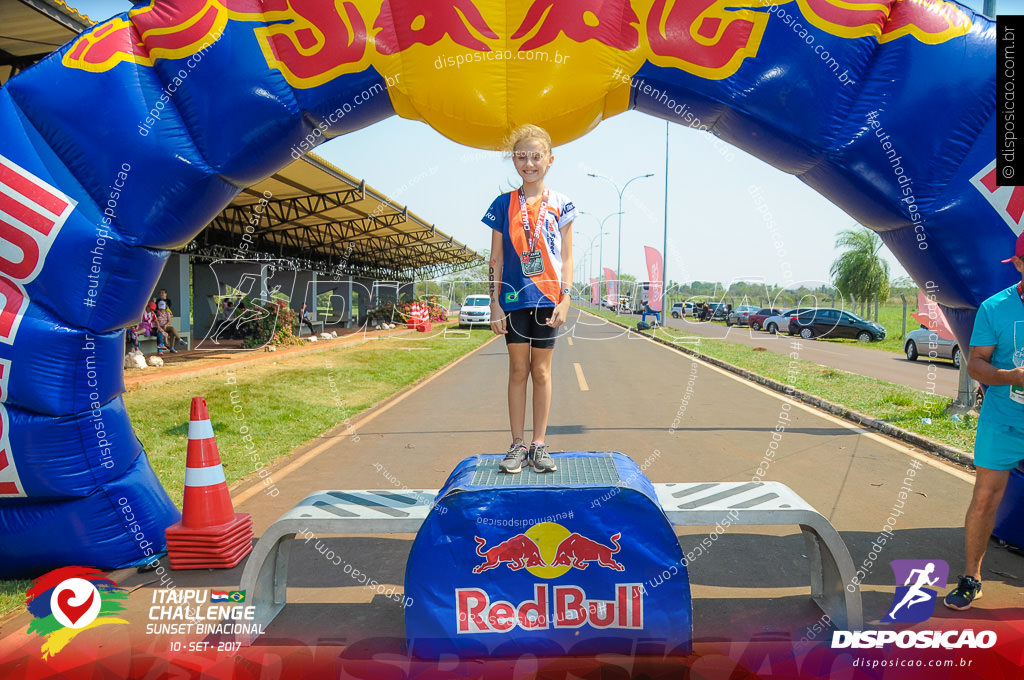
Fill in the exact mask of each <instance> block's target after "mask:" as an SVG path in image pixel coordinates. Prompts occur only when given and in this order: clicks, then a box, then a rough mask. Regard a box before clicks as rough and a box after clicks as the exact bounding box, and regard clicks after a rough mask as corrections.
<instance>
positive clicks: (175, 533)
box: [164, 512, 252, 541]
mask: <svg viewBox="0 0 1024 680" xmlns="http://www.w3.org/2000/svg"><path fill="white" fill-rule="evenodd" d="M245 524H248V525H249V526H250V527H251V526H252V516H251V515H249V513H247V512H238V513H235V518H234V519H233V520H231V521H230V522H228V523H227V524H218V525H216V526H212V527H205V528H203V529H194V528H192V527H186V526H184V525H182V523H181V522H178V523H176V524H172V525H171V526H169V527H167V530H166V531H165V532H164V534H165V535H166V536H167V540H168V541H170V540H172V539H176V538H181V539H193V538H195V539H199V538H202V537H206V538H210V539H214V540H221V539H223V538H224V537H225V536H227V535H228V534H230V533H231V532H233V531H237V530H238V528H239V527H241V526H244V525H245Z"/></svg>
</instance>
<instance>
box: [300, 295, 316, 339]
mask: <svg viewBox="0 0 1024 680" xmlns="http://www.w3.org/2000/svg"><path fill="white" fill-rule="evenodd" d="M302 324H306V327H307V328H309V334H310V335H316V331H315V330H314V329H313V319H312V317H311V316H310V314H309V308H307V307H306V303H305V302H303V303H302V307H300V308H299V329H300V330H301V329H302Z"/></svg>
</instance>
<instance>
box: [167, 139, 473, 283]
mask: <svg viewBox="0 0 1024 680" xmlns="http://www.w3.org/2000/svg"><path fill="white" fill-rule="evenodd" d="M261 200H264V201H265V202H266V203H265V205H262V206H261V205H260V201H261ZM259 209H262V213H260V212H258V210H259ZM246 226H250V227H252V228H254V230H253V231H250V232H249V233H250V234H251V236H250V238H251V239H252V243H251V245H250V246H249V248H248V249H247V250H241V249H240V248H239V246H240V245H241V244H242V243H243V241H242V236H243V235H244V234H245V233H246ZM183 252H185V253H187V254H189V255H193V256H200V257H210V258H217V259H221V258H223V259H228V258H236V257H245V258H256V259H268V258H280V259H284V260H289V261H291V262H293V263H294V264H295V266H296V268H300V269H309V270H315V271H320V272H323V273H327V274H344V275H346V276H347V275H354V276H366V277H369V278H375V279H381V280H410V279H412V278H416V277H427V278H432V277H436V276H441V275H443V274H446V273H449V272H452V271H456V270H459V269H463V268H465V267H467V266H468V265H470V264H472V263H473V262H475V261H477V260H479V259H480V258H481V256H480V255H479V254H477V253H476V252H475V251H473V250H470V249H469V248H468V247H467V246H465V245H463V244H462V243H459V242H458V241H456V240H454V239H453V238H452V237H451V236H448V235H447V234H444V233H443V232H441V231H439V230H437V229H436V228H435V227H434V225H432V224H427V223H426V222H425V221H423V220H422V219H421V218H420V217H418V216H416V215H415V214H413V213H411V212H409V208H408V206H400V205H399V204H397V203H395V202H394V201H392V200H391V199H390V198H388V197H387V196H385V195H383V194H381V193H379V192H377V191H375V190H374V189H372V188H370V187H367V186H366V181H365V180H362V181H360V180H357V179H356V178H354V177H352V176H351V175H349V174H347V173H345V172H343V171H341V170H339V169H338V168H336V167H334V166H333V165H331V164H330V163H328V162H327V161H325V160H324V159H322V158H320V157H318V156H316V155H314V154H307V155H305V156H303V157H302V158H300V159H299V160H297V161H295V162H294V163H292V164H290V165H288V166H287V167H285V168H283V169H282V170H280V171H279V172H276V173H274V174H273V175H271V176H270V177H268V178H266V179H264V180H262V181H260V182H257V183H256V184H253V185H252V186H250V187H248V188H246V189H243V190H242V192H241V193H239V194H238V196H236V197H235V200H233V201H232V202H231V204H230V205H229V206H228V207H227V208H225V209H224V211H223V212H222V213H221V214H220V215H218V216H217V217H216V218H215V219H214V220H213V221H212V222H211V223H210V225H209V226H208V227H207V228H206V229H205V230H203V231H202V232H201V233H200V234H198V235H197V236H196V238H195V240H193V241H192V242H191V243H190V244H189V245H188V246H186V247H185V248H184V250H183Z"/></svg>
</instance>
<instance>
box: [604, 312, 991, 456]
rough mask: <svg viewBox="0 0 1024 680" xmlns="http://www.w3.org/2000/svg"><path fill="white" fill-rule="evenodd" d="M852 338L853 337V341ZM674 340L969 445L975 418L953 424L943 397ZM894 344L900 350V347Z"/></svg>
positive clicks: (721, 344)
mask: <svg viewBox="0 0 1024 680" xmlns="http://www.w3.org/2000/svg"><path fill="white" fill-rule="evenodd" d="M585 311H588V312H590V313H592V314H597V315H598V316H600V317H603V318H607V319H614V320H616V321H619V322H620V323H631V322H635V321H636V319H635V318H634V317H632V316H631V315H623V314H619V315H615V314H613V313H612V312H610V311H608V310H605V309H601V310H595V309H594V308H593V307H589V306H588V307H587V308H586V309H585ZM901 313H902V307H901ZM879 318H880V319H881V318H882V315H881V310H879ZM880 323H881V322H880ZM882 325H885V324H884V323H883V324H882ZM658 337H661V338H664V339H666V340H669V341H671V340H672V337H671V336H670V335H669V334H666V333H662V332H660V331H659V336H658ZM691 340H692V338H691ZM836 342H844V341H836ZM852 342H856V340H854V341H852ZM675 344H677V345H679V346H682V347H686V348H689V349H692V350H696V351H698V352H700V353H701V354H705V355H707V356H710V357H714V358H716V359H720V360H722V361H726V362H728V363H730V364H733V365H734V366H739V367H740V368H745V369H747V370H748V371H751V372H753V373H757V374H758V375H762V376H765V377H766V378H772V379H773V380H777V381H779V382H781V383H783V384H787V385H792V386H793V387H794V388H796V389H798V390H802V391H804V392H808V393H810V394H814V395H817V396H819V397H821V398H823V399H827V400H828V401H831V402H833V403H836V404H842V405H843V406H846V407H847V408H851V409H853V410H855V411H860V412H861V413H864V414H866V415H870V416H872V417H874V418H878V419H880V420H884V421H886V422H889V423H892V424H893V425H896V426H898V427H902V428H903V429H905V430H909V431H911V432H916V433H918V434H922V435H924V436H926V437H930V438H932V439H935V440H936V441H940V442H943V443H945V444H948V445H950V446H955V447H957V448H959V449H962V450H964V451H971V450H973V449H974V433H975V429H976V428H977V420H976V419H975V418H972V417H971V416H964V417H963V419H962V421H961V422H959V423H958V422H956V421H954V420H953V419H952V418H951V417H950V416H949V415H946V413H945V408H946V405H947V404H948V403H949V402H950V401H951V400H950V399H949V398H948V397H936V396H933V395H930V394H928V393H927V392H921V391H919V390H915V389H912V388H910V387H906V386H903V385H895V384H893V383H890V382H885V381H884V380H878V379H876V378H867V377H864V376H861V375H856V374H854V373H849V372H847V371H843V370H840V369H837V368H831V367H828V366H822V365H821V364H817V363H814V362H812V361H805V360H802V359H797V360H795V364H794V365H793V367H792V368H791V367H790V362H791V361H792V360H791V359H790V358H789V357H788V356H786V355H784V354H776V353H775V352H759V351H754V348H753V347H748V346H747V345H741V344H739V343H735V342H729V341H727V340H717V339H711V338H701V339H700V342H699V343H697V344H694V343H693V342H685V343H684V342H677V343H675ZM871 344H872V345H877V344H879V343H871ZM900 349H901V351H902V347H901V348H900ZM924 418H930V419H931V424H926V423H925V422H924V420H923V419H924Z"/></svg>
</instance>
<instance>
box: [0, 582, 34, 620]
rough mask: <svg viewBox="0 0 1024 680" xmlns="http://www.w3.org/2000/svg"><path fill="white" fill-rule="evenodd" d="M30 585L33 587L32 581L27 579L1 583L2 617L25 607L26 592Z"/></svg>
mask: <svg viewBox="0 0 1024 680" xmlns="http://www.w3.org/2000/svg"><path fill="white" fill-rule="evenodd" d="M30 585H32V581H29V580H25V579H14V580H12V581H0V617H2V616H4V614H7V613H8V612H11V611H14V610H15V609H17V608H18V607H21V606H24V604H25V591H26V590H28V587H29V586H30Z"/></svg>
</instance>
